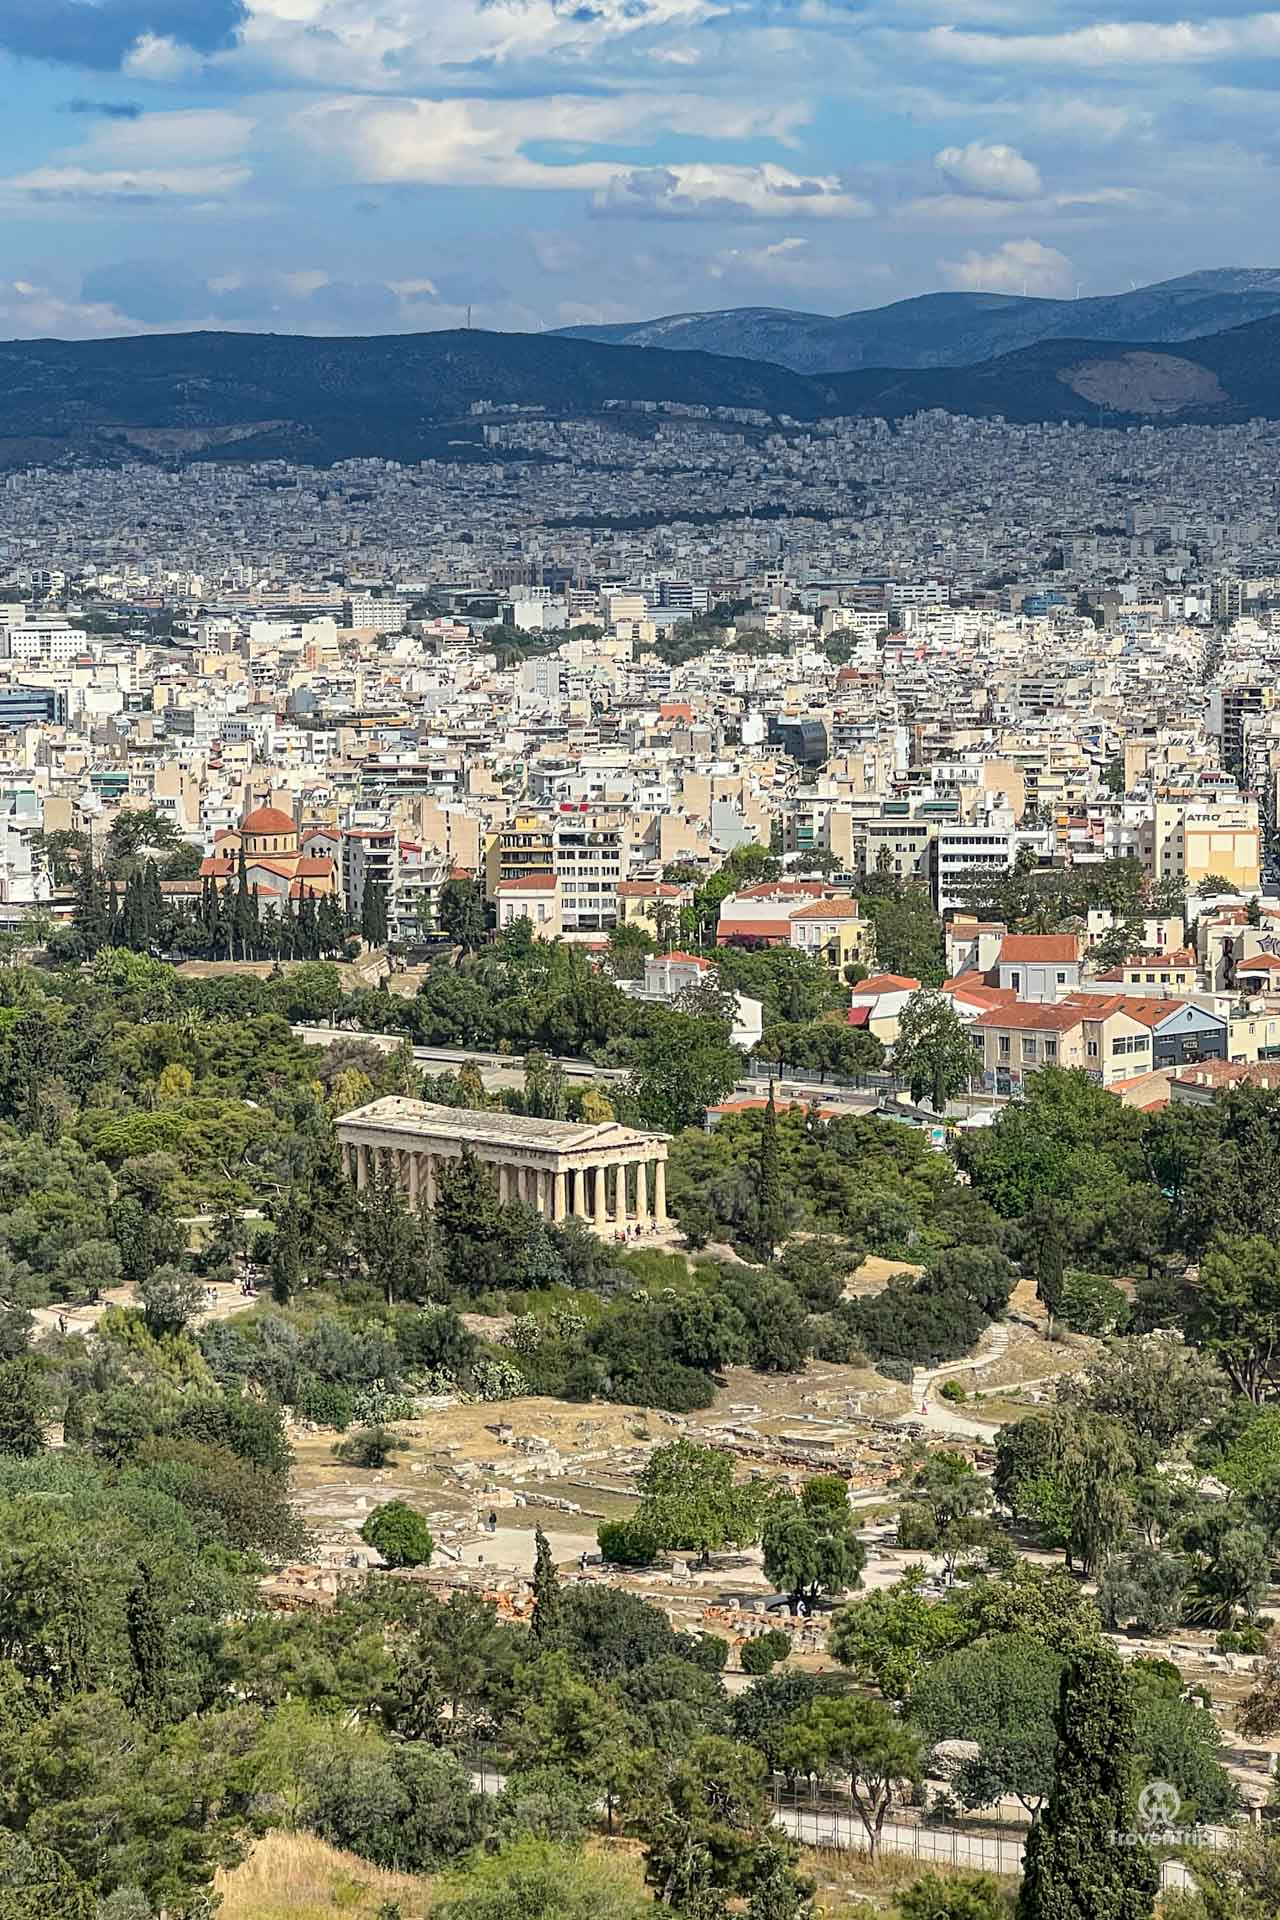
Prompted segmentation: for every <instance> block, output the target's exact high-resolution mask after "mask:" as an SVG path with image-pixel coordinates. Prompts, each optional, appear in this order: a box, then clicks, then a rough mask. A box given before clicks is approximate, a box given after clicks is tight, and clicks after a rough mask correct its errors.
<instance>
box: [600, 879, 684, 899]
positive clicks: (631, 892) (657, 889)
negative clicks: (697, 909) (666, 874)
mask: <svg viewBox="0 0 1280 1920" xmlns="http://www.w3.org/2000/svg"><path fill="white" fill-rule="evenodd" d="M615 891H616V892H617V895H618V898H619V899H620V900H679V899H680V898H681V896H682V895H683V894H684V893H685V892H686V891H687V889H686V888H684V887H680V886H677V885H676V883H675V881H674V880H619V882H618V885H617V888H616V889H615Z"/></svg>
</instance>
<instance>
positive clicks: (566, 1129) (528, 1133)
mask: <svg viewBox="0 0 1280 1920" xmlns="http://www.w3.org/2000/svg"><path fill="white" fill-rule="evenodd" d="M337 1124H338V1130H339V1132H340V1133H341V1132H342V1131H343V1130H344V1129H346V1128H353V1129H354V1128H361V1127H372V1128H375V1129H377V1130H378V1131H380V1132H382V1133H403V1134H405V1135H407V1136H409V1137H416V1138H426V1139H436V1140H438V1139H448V1140H450V1141H453V1142H455V1143H460V1144H461V1145H464V1146H467V1145H475V1146H478V1147H532V1148H535V1149H541V1150H542V1151H543V1152H547V1153H577V1152H580V1151H586V1150H589V1149H593V1148H594V1149H598V1150H599V1151H600V1152H602V1153H605V1152H612V1151H613V1150H615V1149H616V1148H619V1147H630V1146H641V1145H644V1144H646V1143H652V1144H653V1145H655V1146H657V1145H658V1144H659V1143H665V1141H666V1135H665V1134H663V1133H639V1132H637V1131H635V1129H633V1128H631V1127H622V1126H619V1125H618V1123H617V1121H616V1120H605V1121H599V1122H596V1123H595V1124H593V1125H583V1123H582V1122H581V1121H577V1120H534V1119H531V1118H530V1117H529V1116H528V1115H527V1114H522V1113H473V1112H472V1111H471V1110H470V1109H469V1108H465V1107H441V1106H437V1105H435V1104H434V1103H433V1102H431V1101H428V1100H408V1099H405V1098H404V1097H403V1096H402V1095H400V1094H388V1095H387V1096H386V1097H385V1098H384V1099H382V1100H372V1101H370V1103H369V1105H368V1106H365V1107H357V1108H355V1109H354V1111H353V1112H351V1113H344V1114H340V1115H339V1117H338V1123H337Z"/></svg>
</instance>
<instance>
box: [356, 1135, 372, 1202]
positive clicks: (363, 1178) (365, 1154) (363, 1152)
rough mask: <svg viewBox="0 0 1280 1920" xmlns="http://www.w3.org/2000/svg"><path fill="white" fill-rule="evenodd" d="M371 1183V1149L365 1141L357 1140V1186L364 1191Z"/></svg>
mask: <svg viewBox="0 0 1280 1920" xmlns="http://www.w3.org/2000/svg"><path fill="white" fill-rule="evenodd" d="M368 1184H369V1149H368V1147H366V1146H365V1144H364V1142H363V1141H357V1142H356V1187H357V1189H358V1190H359V1191H360V1192H361V1193H363V1191H364V1189H365V1188H366V1187H367V1186H368Z"/></svg>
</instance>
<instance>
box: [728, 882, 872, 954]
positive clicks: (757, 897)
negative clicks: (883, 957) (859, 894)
mask: <svg viewBox="0 0 1280 1920" xmlns="http://www.w3.org/2000/svg"><path fill="white" fill-rule="evenodd" d="M716 944H717V946H721V947H794V948H796V950H797V951H798V952H801V953H808V954H811V955H812V956H813V958H814V959H816V960H821V961H823V962H824V964H825V965H827V966H829V967H831V968H833V969H834V970H835V971H836V972H841V971H843V969H844V968H845V967H847V966H853V965H863V966H866V965H868V964H869V963H870V962H871V961H872V960H873V959H874V957H875V929H874V927H873V926H872V925H871V922H870V921H869V920H866V919H864V918H863V916H862V915H861V914H860V913H859V911H858V903H857V901H856V900H855V899H854V898H853V895H852V894H850V893H845V892H843V891H842V890H841V889H840V888H839V887H829V886H826V885H825V884H824V883H823V882H822V881H821V880H776V881H772V882H768V881H767V882H765V883H764V884H763V885H761V886H758V887H744V888H743V890H742V892H741V893H731V894H729V895H727V896H726V898H725V899H724V900H722V901H721V903H720V919H719V923H718V926H717V928H716Z"/></svg>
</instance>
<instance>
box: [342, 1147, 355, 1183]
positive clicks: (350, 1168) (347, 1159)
mask: <svg viewBox="0 0 1280 1920" xmlns="http://www.w3.org/2000/svg"><path fill="white" fill-rule="evenodd" d="M351 1154H352V1149H351V1142H350V1141H349V1140H344V1141H343V1142H342V1172H343V1176H344V1178H346V1179H347V1180H350V1179H351V1178H352V1177H353V1175H354V1173H355V1165H354V1162H353V1161H352V1157H351Z"/></svg>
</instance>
